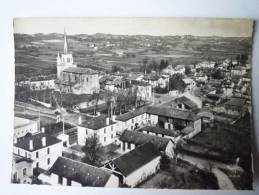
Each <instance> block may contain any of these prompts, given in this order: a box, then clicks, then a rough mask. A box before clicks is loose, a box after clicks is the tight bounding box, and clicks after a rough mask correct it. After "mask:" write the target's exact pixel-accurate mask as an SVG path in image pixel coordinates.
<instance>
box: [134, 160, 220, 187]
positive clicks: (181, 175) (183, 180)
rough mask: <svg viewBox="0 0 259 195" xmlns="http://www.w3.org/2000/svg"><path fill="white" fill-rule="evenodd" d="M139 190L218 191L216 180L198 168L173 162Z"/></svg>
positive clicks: (180, 162)
mask: <svg viewBox="0 0 259 195" xmlns="http://www.w3.org/2000/svg"><path fill="white" fill-rule="evenodd" d="M138 187H139V188H165V189H218V185H217V180H216V178H215V177H214V176H213V175H212V174H209V173H207V172H204V171H201V170H199V169H197V168H196V167H194V166H192V165H190V164H188V163H186V162H183V161H180V160H179V161H178V163H177V164H175V161H174V160H171V162H170V167H169V168H168V169H166V170H159V171H158V173H157V174H155V175H154V176H152V177H150V178H149V179H148V180H146V181H145V182H143V183H142V184H140V185H139V186H138Z"/></svg>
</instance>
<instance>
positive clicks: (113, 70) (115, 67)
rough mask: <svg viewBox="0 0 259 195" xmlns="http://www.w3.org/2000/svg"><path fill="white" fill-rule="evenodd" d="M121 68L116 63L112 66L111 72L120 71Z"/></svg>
mask: <svg viewBox="0 0 259 195" xmlns="http://www.w3.org/2000/svg"><path fill="white" fill-rule="evenodd" d="M122 71H123V68H122V67H120V66H117V65H113V66H112V72H122Z"/></svg>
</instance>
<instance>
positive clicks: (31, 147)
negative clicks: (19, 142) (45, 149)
mask: <svg viewBox="0 0 259 195" xmlns="http://www.w3.org/2000/svg"><path fill="white" fill-rule="evenodd" d="M29 149H30V150H33V140H32V139H30V142H29Z"/></svg>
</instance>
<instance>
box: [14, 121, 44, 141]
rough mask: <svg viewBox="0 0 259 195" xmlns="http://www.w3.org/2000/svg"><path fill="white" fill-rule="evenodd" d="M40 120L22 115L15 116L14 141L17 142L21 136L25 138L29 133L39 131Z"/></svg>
mask: <svg viewBox="0 0 259 195" xmlns="http://www.w3.org/2000/svg"><path fill="white" fill-rule="evenodd" d="M38 129H39V121H38V120H30V119H26V118H22V117H17V116H15V117H14V134H13V143H17V141H18V140H19V138H23V137H24V136H25V135H26V134H27V133H31V134H34V133H36V132H38Z"/></svg>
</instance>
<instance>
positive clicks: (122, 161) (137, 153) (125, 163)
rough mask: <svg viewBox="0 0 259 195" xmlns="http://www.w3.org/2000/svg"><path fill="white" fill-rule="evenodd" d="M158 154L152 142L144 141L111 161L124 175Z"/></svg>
mask: <svg viewBox="0 0 259 195" xmlns="http://www.w3.org/2000/svg"><path fill="white" fill-rule="evenodd" d="M158 156H160V152H159V151H158V150H157V149H156V148H155V146H154V145H153V144H152V143H145V144H142V145H141V146H138V147H137V148H135V149H134V150H131V151H130V152H127V153H126V154H124V155H122V156H120V157H118V158H116V159H114V160H113V163H114V165H115V166H116V167H117V168H118V169H119V170H120V171H121V173H122V174H123V175H124V176H128V175H130V174H131V173H133V172H134V171H136V170H138V169H139V168H141V167H143V166H144V165H146V164H147V163H149V162H150V161H152V160H153V159H155V158H157V157H158ZM129 162H130V163H129Z"/></svg>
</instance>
